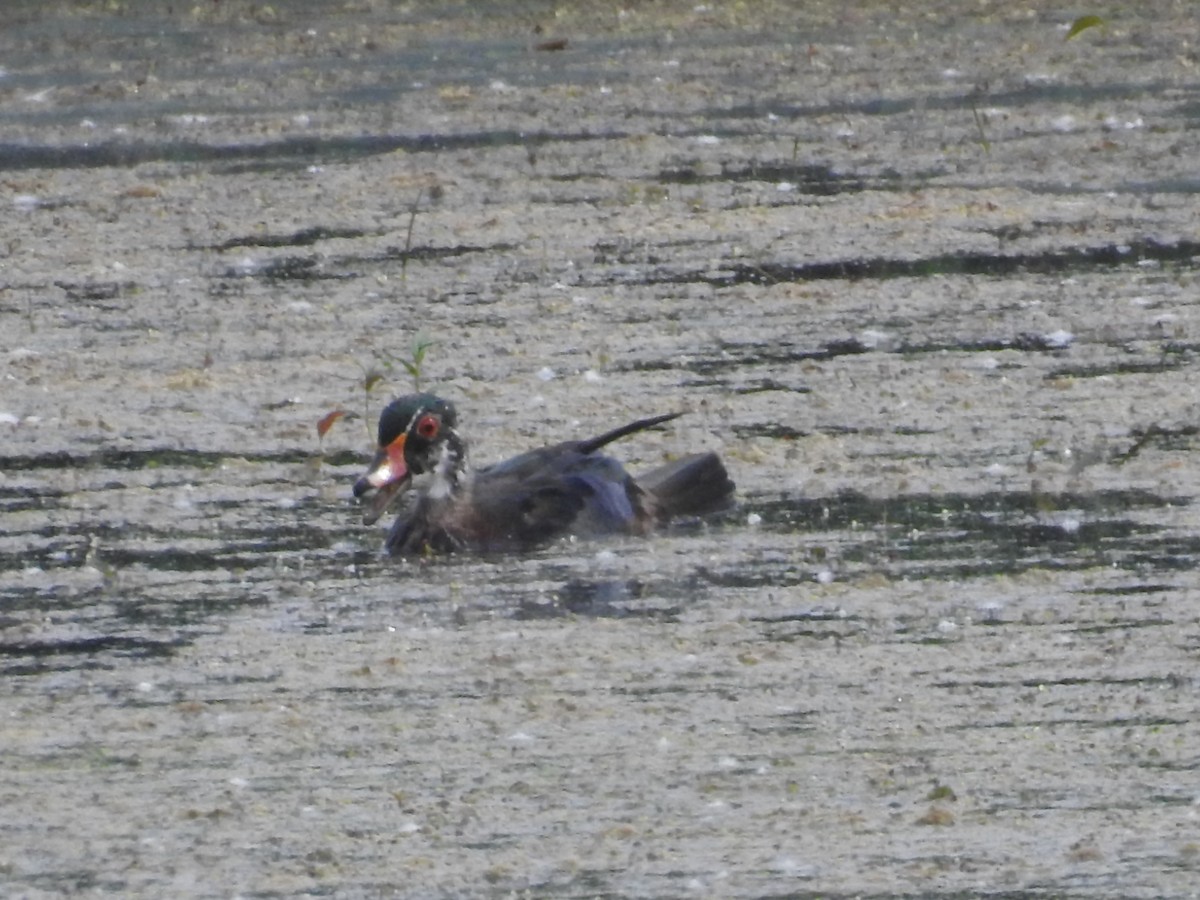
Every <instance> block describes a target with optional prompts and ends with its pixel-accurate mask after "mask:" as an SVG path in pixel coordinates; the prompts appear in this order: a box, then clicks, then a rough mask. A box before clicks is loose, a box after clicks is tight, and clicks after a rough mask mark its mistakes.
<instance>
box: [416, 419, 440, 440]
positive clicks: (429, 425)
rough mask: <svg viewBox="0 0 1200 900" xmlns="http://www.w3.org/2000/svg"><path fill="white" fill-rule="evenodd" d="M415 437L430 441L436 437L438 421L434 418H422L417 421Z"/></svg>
mask: <svg viewBox="0 0 1200 900" xmlns="http://www.w3.org/2000/svg"><path fill="white" fill-rule="evenodd" d="M417 435H418V436H419V437H423V438H425V440H427V441H432V440H433V439H434V438H435V437H437V435H438V420H437V417H436V416H422V417H421V418H420V419H418V420H417Z"/></svg>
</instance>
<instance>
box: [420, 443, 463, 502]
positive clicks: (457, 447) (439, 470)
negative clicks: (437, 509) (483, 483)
mask: <svg viewBox="0 0 1200 900" xmlns="http://www.w3.org/2000/svg"><path fill="white" fill-rule="evenodd" d="M467 478H468V466H467V447H466V444H464V443H463V440H462V438H460V437H459V436H458V435H457V434H456V433H455V432H453V431H451V432H449V433H448V434H447V435H446V439H445V440H444V441H443V442H442V453H441V456H439V457H438V461H437V465H436V466H434V468H433V483H432V484H430V486H429V498H430V499H431V500H450V499H453V498H455V497H457V496H459V495H460V494H461V493H462V492H463V491H464V489H465V487H466V483H467Z"/></svg>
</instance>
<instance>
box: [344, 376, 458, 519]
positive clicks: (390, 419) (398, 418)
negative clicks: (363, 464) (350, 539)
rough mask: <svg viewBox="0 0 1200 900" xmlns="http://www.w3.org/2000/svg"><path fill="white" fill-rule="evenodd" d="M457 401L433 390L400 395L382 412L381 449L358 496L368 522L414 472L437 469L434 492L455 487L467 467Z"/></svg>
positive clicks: (408, 482)
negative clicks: (433, 392)
mask: <svg viewBox="0 0 1200 900" xmlns="http://www.w3.org/2000/svg"><path fill="white" fill-rule="evenodd" d="M457 420H458V416H457V413H456V412H455V410H454V405H453V404H452V403H450V402H449V401H446V400H443V399H441V398H440V397H436V396H434V395H433V394H408V395H406V396H404V397H397V398H396V399H395V400H393V401H392V402H391V403H389V404H388V405H387V406H385V407H384V409H383V412H382V413H380V414H379V448H378V451H377V452H376V454H375V459H374V460H372V462H371V466H370V468H368V469H367V472H366V474H365V475H363V476H362V477H361V478H359V479H358V481H357V482H355V484H354V496H355V497H358V498H360V499H364V501H365V502H366V503H367V508H366V511H365V512H364V513H363V522H364V523H365V524H367V525H370V524H371V523H372V522H374V521H375V520H376V519H378V518H379V517H380V516H381V515H383V514H384V513H385V512H386V511H387V509H388V507H390V506H391V505H392V504H393V503H394V502H395V501H396V499H397V498H398V497H399V496H400V495H401V494H402V493H404V491H405V490H407V489H408V487H409V486H410V485H411V484H412V480H413V477H414V476H415V475H423V474H425V473H433V474H434V476H435V479H438V481H435V483H434V486H433V488H432V489H431V492H432V491H437V490H439V489H441V490H442V491H445V492H450V491H452V490H453V489H454V488H455V487H456V486H457V481H458V476H459V474H460V473H461V470H462V465H463V445H462V441H461V440H460V439H459V437H458V435H457V434H456V433H455V431H454V425H455V423H456V422H457Z"/></svg>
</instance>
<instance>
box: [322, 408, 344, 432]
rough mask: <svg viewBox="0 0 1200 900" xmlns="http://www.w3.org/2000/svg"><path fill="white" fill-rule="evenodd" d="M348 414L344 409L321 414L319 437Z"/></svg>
mask: <svg viewBox="0 0 1200 900" xmlns="http://www.w3.org/2000/svg"><path fill="white" fill-rule="evenodd" d="M345 414H346V411H345V410H344V409H335V410H334V411H333V412H331V413H327V414H326V415H323V416H321V420H320V421H319V422H317V437H319V438H323V437H325V435H326V434H327V433H328V432H329V429H330V428H332V427H333V423H334V422H336V421H337V420H338V419H340V418H341V417H342V416H344V415H345Z"/></svg>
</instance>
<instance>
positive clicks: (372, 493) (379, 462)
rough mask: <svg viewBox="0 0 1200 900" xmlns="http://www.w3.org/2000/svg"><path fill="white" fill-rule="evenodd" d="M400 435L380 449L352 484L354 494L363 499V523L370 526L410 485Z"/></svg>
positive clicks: (402, 441)
mask: <svg viewBox="0 0 1200 900" xmlns="http://www.w3.org/2000/svg"><path fill="white" fill-rule="evenodd" d="M404 437H405V436H404V435H400V437H398V438H396V440H394V441H392V442H391V443H390V444H389V445H388V446H386V447H383V448H381V449H380V451H379V452H378V453H376V454H375V459H374V460H373V461H372V462H371V467H370V468H369V469H367V473H366V474H365V475H363V477H362V478H360V479H358V481H356V482H355V483H354V496H355V497H360V498H365V499H366V503H367V508H366V509H365V510H364V511H363V524H364V525H371V524H373V523H374V522H375V521H376V520H377V519H378V518H379V517H380V516H382V515H383V514H384V513H385V512H387V510H388V507H390V506H391V505H392V504H393V503H395V502H396V499H397V498H398V497H399V496H400V495H401V494H403V493H404V491H405V490H406V489H407V488H408V486H409V485H410V484H412V473H411V472H410V471H409V470H408V466H407V465H406V464H405V462H404Z"/></svg>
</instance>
